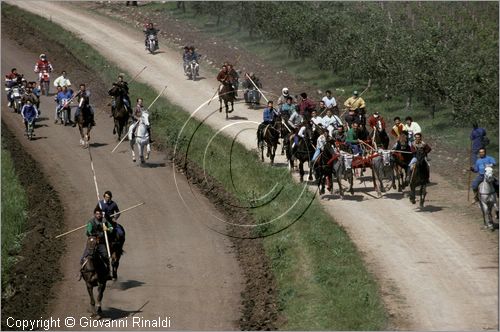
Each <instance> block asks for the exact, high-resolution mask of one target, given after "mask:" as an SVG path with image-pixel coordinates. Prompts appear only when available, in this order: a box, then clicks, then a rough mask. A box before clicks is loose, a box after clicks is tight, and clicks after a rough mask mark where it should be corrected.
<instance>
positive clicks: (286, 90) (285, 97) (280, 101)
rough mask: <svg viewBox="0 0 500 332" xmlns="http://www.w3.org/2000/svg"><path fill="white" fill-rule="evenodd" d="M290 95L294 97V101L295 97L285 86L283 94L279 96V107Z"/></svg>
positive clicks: (282, 90)
mask: <svg viewBox="0 0 500 332" xmlns="http://www.w3.org/2000/svg"><path fill="white" fill-rule="evenodd" d="M288 97H290V98H292V102H293V97H292V96H291V95H290V91H289V90H288V88H286V87H285V88H283V89H281V96H279V98H278V101H277V103H278V107H281V105H284V104H285V103H286V100H287V98H288Z"/></svg>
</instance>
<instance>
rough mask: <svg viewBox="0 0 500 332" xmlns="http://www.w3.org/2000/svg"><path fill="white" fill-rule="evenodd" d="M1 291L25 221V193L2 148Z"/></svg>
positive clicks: (20, 240)
mask: <svg viewBox="0 0 500 332" xmlns="http://www.w3.org/2000/svg"><path fill="white" fill-rule="evenodd" d="M1 178H2V291H4V287H5V285H6V284H7V282H8V280H9V270H10V268H11V266H12V265H13V264H14V263H15V255H16V254H17V253H18V252H19V250H20V249H21V242H22V232H23V226H24V223H25V221H26V211H27V200H26V193H25V192H24V189H23V188H22V186H21V184H20V183H19V179H18V178H17V175H16V172H15V171H14V165H13V163H12V159H11V157H10V154H9V152H8V151H7V150H5V149H3V148H2V175H1Z"/></svg>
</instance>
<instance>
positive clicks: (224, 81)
mask: <svg viewBox="0 0 500 332" xmlns="http://www.w3.org/2000/svg"><path fill="white" fill-rule="evenodd" d="M217 81H219V82H220V83H221V85H220V88H219V91H222V87H223V86H224V85H229V86H231V87H232V82H233V77H232V76H231V74H230V73H229V70H228V68H227V66H226V65H223V66H222V68H221V71H220V72H219V74H217Z"/></svg>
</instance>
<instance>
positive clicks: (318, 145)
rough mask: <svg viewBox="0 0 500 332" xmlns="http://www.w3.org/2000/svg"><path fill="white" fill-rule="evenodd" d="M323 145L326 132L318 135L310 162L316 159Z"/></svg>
mask: <svg viewBox="0 0 500 332" xmlns="http://www.w3.org/2000/svg"><path fill="white" fill-rule="evenodd" d="M325 145H326V132H322V133H321V135H319V137H318V140H317V141H316V151H314V155H313V157H312V159H311V161H312V162H315V161H316V158H318V156H319V154H320V153H321V151H322V150H323V148H324V147H325Z"/></svg>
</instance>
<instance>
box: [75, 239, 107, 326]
mask: <svg viewBox="0 0 500 332" xmlns="http://www.w3.org/2000/svg"><path fill="white" fill-rule="evenodd" d="M97 246H98V243H97V238H96V237H95V236H89V237H88V239H87V253H88V254H87V256H86V257H84V262H83V265H82V269H81V272H82V277H83V279H84V280H85V284H86V285H87V291H88V293H89V297H90V310H91V312H92V314H94V315H97V316H100V315H101V313H102V308H101V301H102V297H103V295H104V290H105V289H106V282H107V281H108V268H107V264H108V262H105V261H104V260H103V258H102V257H101V256H100V255H99V252H98V250H97ZM94 287H97V305H96V301H95V298H94Z"/></svg>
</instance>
